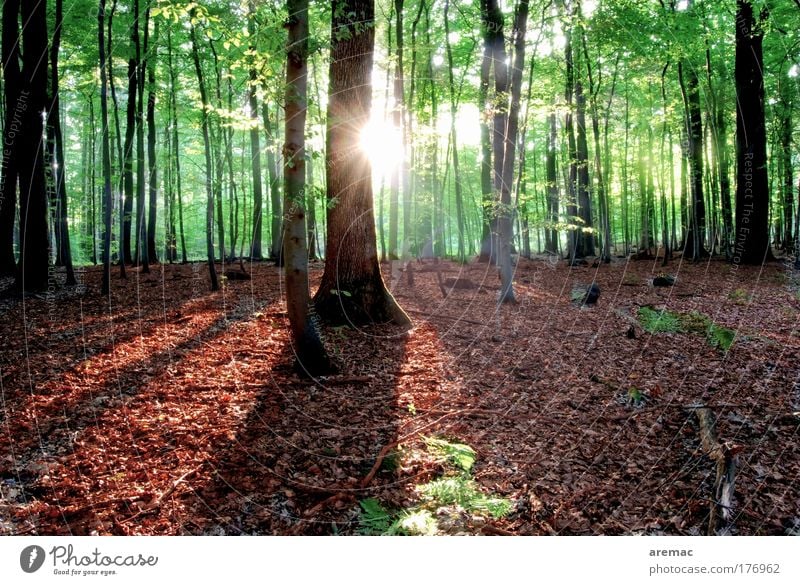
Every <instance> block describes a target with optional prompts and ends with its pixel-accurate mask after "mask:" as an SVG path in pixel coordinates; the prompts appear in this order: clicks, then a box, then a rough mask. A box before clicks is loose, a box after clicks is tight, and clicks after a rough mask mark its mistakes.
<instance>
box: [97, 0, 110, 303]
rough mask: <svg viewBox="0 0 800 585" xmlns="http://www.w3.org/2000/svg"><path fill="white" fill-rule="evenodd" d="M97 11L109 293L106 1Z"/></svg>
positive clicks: (103, 290)
mask: <svg viewBox="0 0 800 585" xmlns="http://www.w3.org/2000/svg"><path fill="white" fill-rule="evenodd" d="M99 2H100V3H99V6H98V11H97V47H98V51H99V55H100V125H101V126H102V135H103V137H102V142H103V146H102V149H103V150H102V152H103V254H102V256H103V283H102V288H101V293H102V294H103V295H107V294H109V292H110V291H111V225H112V222H111V211H112V207H113V200H112V195H111V141H110V138H109V133H108V88H107V85H108V82H107V77H108V76H107V74H106V47H105V39H104V27H105V22H104V21H105V13H106V0H99Z"/></svg>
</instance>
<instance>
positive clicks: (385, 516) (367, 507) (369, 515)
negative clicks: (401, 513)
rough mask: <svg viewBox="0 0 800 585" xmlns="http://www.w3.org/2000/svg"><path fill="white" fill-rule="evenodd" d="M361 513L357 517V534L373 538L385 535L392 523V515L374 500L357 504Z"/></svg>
mask: <svg viewBox="0 0 800 585" xmlns="http://www.w3.org/2000/svg"><path fill="white" fill-rule="evenodd" d="M359 505H360V506H361V513H360V514H359V517H358V523H359V525H360V527H359V529H358V532H359V534H363V535H367V536H375V535H380V534H386V533H388V532H389V529H390V528H391V527H392V524H393V523H394V517H393V515H392V514H391V513H390V512H389V511H388V510H387V509H386V508H384V507H383V505H382V504H381V503H380V502H379V501H378V500H376V499H375V498H367V499H366V500H361V501H360V502H359Z"/></svg>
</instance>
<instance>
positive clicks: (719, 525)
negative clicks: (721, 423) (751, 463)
mask: <svg viewBox="0 0 800 585" xmlns="http://www.w3.org/2000/svg"><path fill="white" fill-rule="evenodd" d="M694 413H695V416H696V417H697V422H698V424H699V425H700V444H701V445H702V447H703V451H704V452H705V454H706V455H707V456H708V457H710V458H711V459H713V460H714V461H715V462H716V478H715V479H714V497H713V498H712V500H711V505H710V509H709V515H708V534H709V536H712V535H715V534H720V533H727V532H728V529H729V528H730V524H731V522H732V520H733V490H734V484H735V482H736V462H737V453H738V452H739V451H741V447H740V446H738V445H733V444H731V443H720V442H719V439H718V438H717V431H716V422H715V419H714V413H713V412H712V411H711V409H710V408H697V409H695V411H694Z"/></svg>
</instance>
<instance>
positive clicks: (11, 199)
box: [0, 0, 25, 275]
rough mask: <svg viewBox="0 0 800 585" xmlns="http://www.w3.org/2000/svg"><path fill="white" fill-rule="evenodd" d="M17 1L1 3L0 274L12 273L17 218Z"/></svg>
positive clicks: (19, 126)
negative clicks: (1, 142)
mask: <svg viewBox="0 0 800 585" xmlns="http://www.w3.org/2000/svg"><path fill="white" fill-rule="evenodd" d="M19 5H20V0H5V1H4V2H3V32H2V45H3V47H2V57H3V63H2V64H3V78H4V84H3V98H4V101H5V120H4V124H3V149H2V155H3V160H2V168H1V169H0V172H2V179H0V274H2V275H11V274H14V272H15V270H16V259H15V257H14V225H15V223H16V217H17V180H18V175H19V167H18V165H19V162H18V160H19V157H18V150H19V141H20V139H21V133H22V108H23V107H24V106H25V102H24V101H21V100H20V89H21V86H22V78H21V73H20V63H19V59H20V51H19V48H20V42H19V37H20V34H19V10H20V6H19Z"/></svg>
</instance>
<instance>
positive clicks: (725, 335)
mask: <svg viewBox="0 0 800 585" xmlns="http://www.w3.org/2000/svg"><path fill="white" fill-rule="evenodd" d="M735 339H736V332H735V331H733V330H732V329H728V328H727V327H720V326H719V325H717V324H715V323H712V324H711V325H710V326H709V328H708V332H707V333H706V341H708V344H709V345H710V346H712V347H716V348H719V349H721V350H722V351H725V352H727V351H728V350H729V349H730V348H731V346H732V345H733V342H734V340H735Z"/></svg>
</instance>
